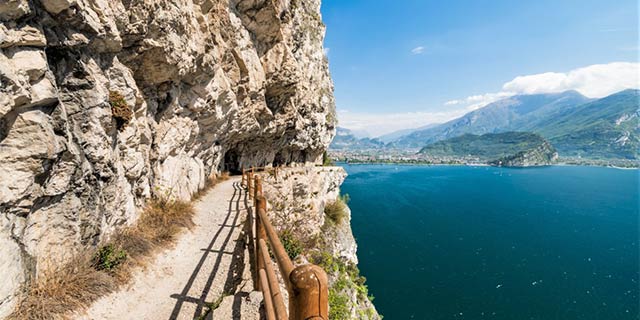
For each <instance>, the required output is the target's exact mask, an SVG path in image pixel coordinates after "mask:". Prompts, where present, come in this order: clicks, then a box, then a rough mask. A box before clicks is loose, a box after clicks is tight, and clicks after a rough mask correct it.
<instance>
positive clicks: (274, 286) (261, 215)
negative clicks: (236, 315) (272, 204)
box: [242, 167, 329, 320]
mask: <svg viewBox="0 0 640 320" xmlns="http://www.w3.org/2000/svg"><path fill="white" fill-rule="evenodd" d="M266 169H273V168H265V167H260V168H251V170H250V171H246V170H244V169H243V170H242V185H243V186H244V187H245V188H246V190H247V193H248V195H249V197H250V198H252V199H253V201H254V202H253V208H254V212H255V219H251V220H252V221H254V226H252V227H251V230H252V232H253V231H254V229H255V234H254V235H253V237H252V239H253V241H254V243H253V246H254V249H255V254H256V257H255V261H256V273H257V281H256V282H255V286H256V290H259V291H262V293H263V296H264V304H265V311H266V312H265V313H266V316H267V319H268V320H272V319H273V320H276V319H277V320H287V319H289V320H328V319H329V317H328V314H329V287H328V282H329V281H328V278H327V274H326V272H325V271H324V270H323V269H322V268H320V267H319V266H316V265H313V264H305V265H301V266H298V267H295V266H294V265H293V262H291V259H290V258H289V255H288V254H287V252H286V250H285V249H284V246H283V245H282V242H280V238H279V237H278V234H277V233H276V231H275V229H274V228H273V225H271V222H270V221H269V217H268V216H267V200H266V199H265V197H264V195H263V193H262V179H260V176H259V175H256V174H255V173H256V171H258V170H266ZM273 170H274V171H275V177H276V179H277V174H278V168H277V167H276V168H275V169H273ZM254 227H255V228H254ZM267 244H269V246H267ZM269 247H270V248H271V252H272V253H273V255H274V257H275V260H276V262H277V266H278V270H279V271H280V274H281V275H282V278H283V279H284V282H285V285H286V287H287V291H288V292H289V313H288V315H287V310H286V308H285V304H284V299H283V297H282V293H281V291H280V285H279V283H278V278H277V277H276V274H275V270H274V268H273V261H272V260H271V257H270V255H269V249H268V248H269Z"/></svg>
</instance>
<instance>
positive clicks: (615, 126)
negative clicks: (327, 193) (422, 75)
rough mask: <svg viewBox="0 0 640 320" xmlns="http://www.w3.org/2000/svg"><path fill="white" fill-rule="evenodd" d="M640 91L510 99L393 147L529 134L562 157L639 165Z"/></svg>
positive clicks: (572, 93) (422, 132)
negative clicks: (466, 137)
mask: <svg viewBox="0 0 640 320" xmlns="http://www.w3.org/2000/svg"><path fill="white" fill-rule="evenodd" d="M639 101H640V91H639V90H631V89H630V90H625V91H621V92H618V93H615V94H612V95H610V96H608V97H605V98H602V99H598V100H589V99H587V98H585V97H583V96H582V95H580V94H579V93H577V92H575V91H568V92H563V93H560V94H553V95H549V94H545V95H527V96H515V97H510V98H507V99H504V100H501V101H498V102H495V103H492V104H489V105H487V106H486V107H484V108H482V109H479V110H476V111H473V112H470V113H468V114H466V115H464V116H463V117H461V118H458V119H455V120H452V121H449V122H447V123H445V124H442V125H440V126H437V127H435V128H430V129H427V130H422V131H417V132H414V133H412V134H410V135H407V136H405V137H403V138H400V139H398V140H397V141H395V142H393V143H392V144H390V146H393V147H396V148H416V147H421V146H424V145H426V144H429V143H432V142H435V141H439V140H443V139H447V138H451V137H456V136H460V135H463V134H465V133H472V134H483V133H487V132H506V131H528V132H535V133H538V134H540V135H542V136H543V137H544V138H545V139H547V140H549V142H550V143H551V144H553V146H554V147H555V148H556V149H557V150H558V153H559V154H560V155H561V156H580V157H585V158H594V159H638V158H639V157H638V149H639V148H640V130H639V124H638V123H639V122H638V119H639V115H640V112H639V111H638V109H639V108H640V102H639Z"/></svg>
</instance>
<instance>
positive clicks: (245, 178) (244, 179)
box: [240, 167, 247, 187]
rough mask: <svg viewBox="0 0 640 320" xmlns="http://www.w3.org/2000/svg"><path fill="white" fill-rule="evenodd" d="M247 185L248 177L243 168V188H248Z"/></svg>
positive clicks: (241, 183)
mask: <svg viewBox="0 0 640 320" xmlns="http://www.w3.org/2000/svg"><path fill="white" fill-rule="evenodd" d="M246 183H247V176H246V173H245V172H244V167H243V168H242V182H240V185H241V186H243V187H244V186H246Z"/></svg>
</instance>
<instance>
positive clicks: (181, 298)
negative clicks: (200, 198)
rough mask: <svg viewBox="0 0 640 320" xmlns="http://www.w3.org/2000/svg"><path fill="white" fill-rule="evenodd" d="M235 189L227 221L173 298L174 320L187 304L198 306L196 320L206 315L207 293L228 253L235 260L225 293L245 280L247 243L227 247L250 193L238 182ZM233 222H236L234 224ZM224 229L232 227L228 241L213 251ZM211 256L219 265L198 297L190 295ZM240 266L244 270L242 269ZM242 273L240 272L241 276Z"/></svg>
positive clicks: (226, 238) (230, 201)
mask: <svg viewBox="0 0 640 320" xmlns="http://www.w3.org/2000/svg"><path fill="white" fill-rule="evenodd" d="M233 189H234V191H233V196H232V197H231V199H230V200H229V208H228V210H227V215H226V217H225V219H224V221H223V222H222V223H221V224H219V225H218V227H219V228H218V230H217V231H216V232H215V234H214V236H213V238H212V239H211V241H210V242H209V245H208V246H207V247H206V248H204V249H201V250H202V251H203V253H202V257H201V258H200V261H199V262H198V264H197V265H196V267H195V268H194V270H193V272H192V274H191V276H190V277H189V280H188V281H187V283H186V284H185V286H184V288H183V289H182V292H180V294H172V295H171V298H174V299H176V300H177V301H176V304H175V306H174V307H173V311H172V312H171V315H170V316H169V319H170V320H173V319H177V318H178V315H179V314H180V311H181V309H182V307H183V305H184V303H193V304H196V310H195V313H194V314H193V318H198V317H200V316H201V315H202V314H203V310H204V308H205V306H206V301H205V299H206V297H207V294H208V293H209V291H210V290H211V287H212V285H213V282H214V280H215V279H216V276H217V275H218V269H219V268H220V264H221V262H222V258H223V256H224V255H225V254H227V255H231V257H232V261H231V264H230V268H229V272H228V274H227V278H226V280H225V284H224V291H223V294H224V293H232V292H233V291H235V288H234V286H236V285H237V283H238V281H236V280H237V279H236V277H238V276H239V277H242V270H243V269H242V268H244V266H243V260H244V253H243V252H244V250H243V246H244V241H243V240H242V239H238V240H237V241H236V244H235V246H234V247H233V248H228V247H227V245H228V243H229V241H230V240H231V237H232V235H233V233H234V230H235V229H236V228H237V227H239V226H240V225H237V223H238V219H239V217H240V212H241V208H240V201H241V199H242V195H243V194H245V197H246V193H245V192H244V190H243V189H242V187H241V186H240V183H234V184H233ZM245 203H246V199H245ZM234 207H235V208H234ZM234 213H235V214H234ZM232 215H234V217H233V218H231V217H232ZM230 219H233V221H232V222H231V221H230ZM224 228H229V230H228V232H227V234H226V237H225V239H224V242H223V243H222V245H221V246H220V248H219V249H213V245H214V244H215V242H216V240H217V239H218V238H219V237H220V236H221V235H222V232H223V230H224ZM230 249H232V250H230ZM210 254H212V255H214V254H215V263H214V266H213V269H212V271H211V273H210V274H209V275H208V278H207V281H206V284H205V286H204V288H203V289H202V292H201V293H200V295H199V296H198V297H192V296H189V291H191V289H192V287H193V284H194V282H195V280H196V278H198V276H199V275H200V273H201V272H202V267H203V265H204V263H205V261H206V260H207V259H208V258H209V255H210ZM238 265H239V266H240V267H238ZM238 268H241V269H240V270H238ZM238 271H239V273H237V272H238Z"/></svg>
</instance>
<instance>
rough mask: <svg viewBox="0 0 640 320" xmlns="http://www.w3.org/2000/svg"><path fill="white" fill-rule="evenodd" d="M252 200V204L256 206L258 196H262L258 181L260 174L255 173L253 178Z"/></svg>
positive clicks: (260, 185)
mask: <svg viewBox="0 0 640 320" xmlns="http://www.w3.org/2000/svg"><path fill="white" fill-rule="evenodd" d="M253 189H254V190H253V200H254V204H255V207H256V208H257V207H258V202H257V201H258V197H261V196H262V182H261V181H260V176H259V175H257V174H256V177H255V179H254V183H253Z"/></svg>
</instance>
